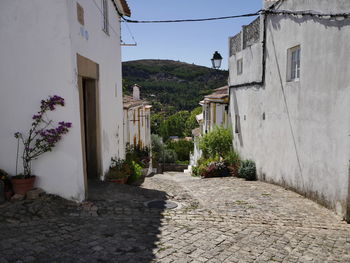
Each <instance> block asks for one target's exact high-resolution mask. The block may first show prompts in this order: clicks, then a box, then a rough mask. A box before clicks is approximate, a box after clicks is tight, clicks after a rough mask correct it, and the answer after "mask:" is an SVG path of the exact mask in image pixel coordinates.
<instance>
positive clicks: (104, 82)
mask: <svg viewBox="0 0 350 263" xmlns="http://www.w3.org/2000/svg"><path fill="white" fill-rule="evenodd" d="M79 3H80V4H81V5H82V6H83V8H84V14H85V26H84V27H83V28H81V26H80V24H79V23H78V21H77V18H76V16H77V11H76V1H73V0H65V1H62V0H47V1H42V0H32V1H25V0H5V1H1V3H0V43H1V48H0V57H1V60H0V79H1V80H2V84H1V90H2V91H1V97H0V112H1V116H0V121H1V123H2V125H1V128H0V145H1V148H0V149H1V150H0V167H1V168H2V169H5V170H6V171H8V172H9V173H10V174H15V166H16V164H15V157H16V140H15V139H14V138H13V133H14V132H16V131H27V130H28V128H29V127H30V124H31V117H32V115H33V114H34V113H36V112H37V111H38V108H39V106H40V100H41V99H43V98H46V97H48V96H49V95H54V94H57V95H60V96H62V97H64V98H65V100H66V106H65V107H63V108H58V109H57V110H56V111H55V112H53V113H52V114H51V116H52V117H53V119H54V120H58V121H61V120H64V121H69V122H72V123H73V128H72V129H71V131H70V132H69V134H68V135H66V136H65V137H64V139H63V140H62V141H60V142H59V144H58V145H57V147H55V149H54V150H53V152H49V153H46V154H44V155H43V156H41V157H40V159H38V160H37V161H34V163H33V173H34V174H36V175H37V176H38V178H37V181H36V186H37V187H41V188H43V189H44V190H46V191H47V192H48V193H52V194H58V195H60V196H63V197H65V198H69V199H74V200H78V201H81V200H83V199H84V198H85V193H84V191H85V189H84V175H83V158H82V146H81V132H80V112H79V94H78V88H77V79H78V78H77V63H76V53H79V54H81V55H82V56H85V57H87V58H89V59H91V60H93V61H95V62H96V63H98V64H99V66H100V80H99V88H100V90H99V91H100V106H101V107H100V120H101V123H100V127H101V136H102V138H101V142H102V149H101V150H102V169H103V171H106V170H107V169H108V166H109V163H110V158H111V157H112V156H117V157H118V156H120V157H123V156H124V147H123V146H124V141H123V122H122V121H123V116H122V92H121V62H120V61H121V59H120V57H121V56H120V30H119V21H118V16H117V13H116V11H115V9H114V7H113V6H112V4H111V3H110V2H108V3H109V5H110V6H109V7H110V8H109V12H110V14H109V18H110V25H111V27H112V28H113V30H112V29H111V30H110V36H107V35H106V34H105V33H104V32H103V31H102V15H101V13H100V11H99V10H98V8H97V7H96V6H95V4H94V1H93V0H92V1H89V0H81V1H79ZM96 3H97V4H99V5H100V4H101V1H97V0H96ZM81 32H83V33H84V34H82V33H81ZM86 32H87V33H86Z"/></svg>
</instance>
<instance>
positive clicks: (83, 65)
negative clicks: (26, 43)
mask: <svg viewBox="0 0 350 263" xmlns="http://www.w3.org/2000/svg"><path fill="white" fill-rule="evenodd" d="M77 69H78V90H79V109H80V127H81V131H80V132H81V136H80V137H81V145H82V156H83V173H84V187H85V199H87V198H88V176H87V164H86V145H85V143H86V140H85V116H84V114H85V112H84V90H83V78H88V79H91V80H94V81H95V88H96V101H95V102H96V137H97V138H96V144H97V145H96V151H97V152H96V156H97V176H98V177H97V178H101V175H102V166H101V163H102V159H101V156H102V155H101V149H102V146H101V125H100V95H99V93H100V92H99V85H98V83H99V65H98V64H97V63H96V62H94V61H92V60H90V59H88V58H86V57H83V56H81V55H80V54H78V53H77Z"/></svg>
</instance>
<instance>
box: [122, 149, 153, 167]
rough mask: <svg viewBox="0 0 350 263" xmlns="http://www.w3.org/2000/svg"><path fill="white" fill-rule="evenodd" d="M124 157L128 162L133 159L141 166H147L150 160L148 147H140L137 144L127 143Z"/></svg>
mask: <svg viewBox="0 0 350 263" xmlns="http://www.w3.org/2000/svg"><path fill="white" fill-rule="evenodd" d="M125 159H126V160H127V161H128V162H129V163H130V162H132V161H134V162H137V163H138V164H140V165H141V166H142V167H147V166H148V164H149V162H150V150H149V148H148V147H140V146H139V145H132V146H130V145H127V146H126V156H125Z"/></svg>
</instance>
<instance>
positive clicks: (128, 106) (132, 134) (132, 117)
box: [123, 84, 152, 148]
mask: <svg viewBox="0 0 350 263" xmlns="http://www.w3.org/2000/svg"><path fill="white" fill-rule="evenodd" d="M123 107H124V115H123V116H124V142H125V144H126V145H130V146H139V147H141V148H144V147H150V146H151V108H152V106H151V105H149V103H148V102H147V101H145V100H141V98H140V86H138V85H137V84H135V85H134V87H133V96H127V95H125V96H124V97H123Z"/></svg>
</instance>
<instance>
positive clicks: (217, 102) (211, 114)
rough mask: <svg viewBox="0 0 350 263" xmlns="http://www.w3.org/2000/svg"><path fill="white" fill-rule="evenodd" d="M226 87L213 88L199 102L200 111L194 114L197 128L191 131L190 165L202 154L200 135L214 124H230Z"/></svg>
mask: <svg viewBox="0 0 350 263" xmlns="http://www.w3.org/2000/svg"><path fill="white" fill-rule="evenodd" d="M228 89H229V88H228V86H224V87H221V88H218V89H215V90H214V92H213V93H212V94H209V95H207V96H205V97H204V100H202V101H201V102H200V103H199V104H200V105H201V106H202V113H201V114H199V115H197V116H196V120H197V122H198V124H199V128H196V129H194V130H193V131H192V135H193V137H194V149H193V154H192V155H191V161H190V166H194V165H196V164H197V161H198V159H199V158H200V157H201V155H202V153H201V150H200V149H199V139H200V137H201V136H203V135H204V134H206V133H208V132H210V131H211V130H212V129H213V128H214V127H215V126H221V127H225V128H228V127H229V126H230V125H229V123H230V118H229V96H228ZM189 170H190V168H189Z"/></svg>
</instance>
